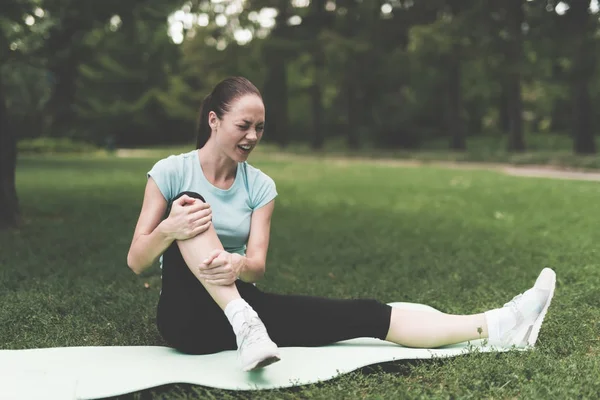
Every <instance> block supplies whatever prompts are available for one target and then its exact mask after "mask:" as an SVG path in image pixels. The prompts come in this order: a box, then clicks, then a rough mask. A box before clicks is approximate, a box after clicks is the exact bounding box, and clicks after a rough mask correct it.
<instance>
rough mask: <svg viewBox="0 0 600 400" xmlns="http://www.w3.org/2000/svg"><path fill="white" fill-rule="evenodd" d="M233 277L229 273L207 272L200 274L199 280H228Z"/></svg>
mask: <svg viewBox="0 0 600 400" xmlns="http://www.w3.org/2000/svg"><path fill="white" fill-rule="evenodd" d="M232 277H233V274H232V273H231V271H228V272H225V271H221V270H214V269H213V270H207V271H202V272H201V273H200V278H204V279H230V278H232Z"/></svg>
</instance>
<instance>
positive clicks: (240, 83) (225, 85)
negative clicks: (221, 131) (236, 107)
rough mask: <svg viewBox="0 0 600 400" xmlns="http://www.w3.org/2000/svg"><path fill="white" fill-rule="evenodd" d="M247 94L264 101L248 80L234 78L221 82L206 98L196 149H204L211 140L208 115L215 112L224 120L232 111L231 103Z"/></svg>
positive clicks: (238, 77)
mask: <svg viewBox="0 0 600 400" xmlns="http://www.w3.org/2000/svg"><path fill="white" fill-rule="evenodd" d="M247 94H254V95H257V96H258V97H260V98H261V99H262V96H261V95H260V91H259V90H258V89H257V88H256V86H254V85H253V84H252V82H250V81H249V80H248V79H246V78H243V77H240V76H233V77H229V78H226V79H224V80H222V81H221V82H219V83H218V84H217V85H216V86H215V87H214V89H213V90H212V92H210V94H209V95H208V96H206V97H205V98H204V100H203V101H202V104H201V105H200V116H199V118H198V131H197V134H198V139H197V141H196V148H197V149H199V148H201V147H203V146H204V145H205V144H206V142H207V141H208V139H209V138H210V133H211V128H210V125H209V124H208V113H209V112H211V111H214V112H215V114H217V117H219V119H220V118H223V115H224V114H225V113H227V112H228V111H229V110H230V109H231V103H233V101H234V100H236V99H238V98H240V97H242V96H245V95H247Z"/></svg>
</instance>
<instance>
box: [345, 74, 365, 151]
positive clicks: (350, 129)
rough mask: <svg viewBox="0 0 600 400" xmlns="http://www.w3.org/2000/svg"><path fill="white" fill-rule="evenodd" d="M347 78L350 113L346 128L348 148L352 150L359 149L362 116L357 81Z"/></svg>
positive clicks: (348, 110)
mask: <svg viewBox="0 0 600 400" xmlns="http://www.w3.org/2000/svg"><path fill="white" fill-rule="evenodd" d="M351 77H352V75H351ZM348 78H349V77H346V79H345V80H346V96H347V103H346V104H347V112H348V126H347V127H346V141H347V144H348V147H349V148H351V149H358V148H359V145H360V143H359V139H358V129H359V128H360V125H361V124H360V115H361V112H360V110H359V104H358V101H357V98H356V96H357V93H356V84H355V82H356V81H355V80H354V79H352V78H353V77H352V78H350V79H348Z"/></svg>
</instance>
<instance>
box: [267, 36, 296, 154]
mask: <svg viewBox="0 0 600 400" xmlns="http://www.w3.org/2000/svg"><path fill="white" fill-rule="evenodd" d="M265 61H266V65H267V76H266V79H265V87H264V97H265V104H266V109H267V123H266V131H268V135H269V137H271V135H272V137H273V141H274V142H275V143H277V144H278V145H279V146H281V147H286V146H287V145H288V144H289V142H290V134H289V122H288V121H289V119H288V87H287V71H286V66H285V60H284V59H283V54H282V52H281V50H278V49H277V48H274V49H266V51H265Z"/></svg>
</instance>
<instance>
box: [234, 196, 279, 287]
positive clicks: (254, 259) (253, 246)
mask: <svg viewBox="0 0 600 400" xmlns="http://www.w3.org/2000/svg"><path fill="white" fill-rule="evenodd" d="M274 209H275V200H271V201H270V202H269V203H267V204H266V205H264V206H263V207H261V208H259V209H258V210H254V212H253V213H252V220H251V222H250V235H249V237H248V244H247V246H246V256H245V257H242V266H241V269H240V274H239V276H240V279H241V280H242V281H244V282H250V283H252V282H256V281H258V280H260V279H261V278H262V277H263V275H264V273H265V266H266V263H267V250H268V248H269V235H270V232H271V216H272V215H273V210H274Z"/></svg>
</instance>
